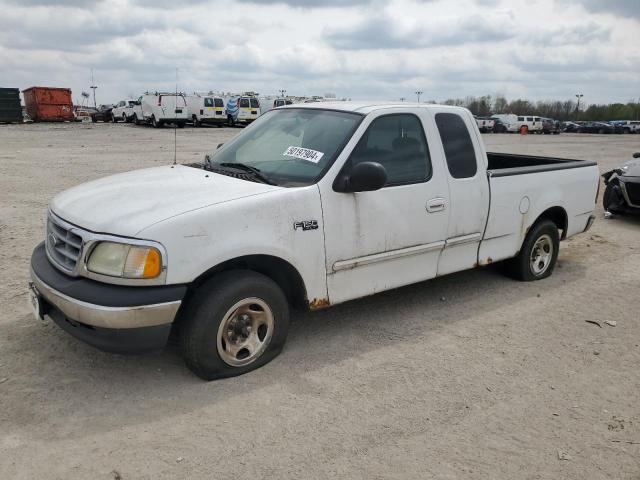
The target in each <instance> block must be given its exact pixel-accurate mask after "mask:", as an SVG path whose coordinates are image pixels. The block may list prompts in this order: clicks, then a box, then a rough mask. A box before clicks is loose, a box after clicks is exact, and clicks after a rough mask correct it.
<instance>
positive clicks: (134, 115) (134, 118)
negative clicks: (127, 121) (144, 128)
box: [133, 113, 141, 125]
mask: <svg viewBox="0 0 640 480" xmlns="http://www.w3.org/2000/svg"><path fill="white" fill-rule="evenodd" d="M133 123H135V124H136V125H140V123H141V122H140V119H138V114H137V113H134V114H133Z"/></svg>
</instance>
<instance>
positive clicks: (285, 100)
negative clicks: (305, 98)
mask: <svg viewBox="0 0 640 480" xmlns="http://www.w3.org/2000/svg"><path fill="white" fill-rule="evenodd" d="M285 105H293V102H292V101H291V100H289V99H288V98H276V99H275V100H274V101H273V108H278V107H284V106H285Z"/></svg>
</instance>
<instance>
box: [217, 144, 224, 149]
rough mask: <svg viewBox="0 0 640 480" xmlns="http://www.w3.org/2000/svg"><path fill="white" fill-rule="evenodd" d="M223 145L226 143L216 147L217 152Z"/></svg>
mask: <svg viewBox="0 0 640 480" xmlns="http://www.w3.org/2000/svg"><path fill="white" fill-rule="evenodd" d="M222 145H224V143H219V144H218V146H217V147H216V150H218V149H219V148H220V147H221V146H222Z"/></svg>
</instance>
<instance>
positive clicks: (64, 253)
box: [45, 213, 82, 273]
mask: <svg viewBox="0 0 640 480" xmlns="http://www.w3.org/2000/svg"><path fill="white" fill-rule="evenodd" d="M74 230H75V228H74V227H72V226H71V225H69V224H67V223H66V222H63V221H61V220H60V219H58V218H57V217H55V216H54V215H52V214H51V213H49V215H48V217H47V232H46V233H47V238H46V243H45V245H46V248H47V253H48V254H49V259H50V260H51V261H52V262H53V264H54V265H55V266H56V267H59V268H60V269H62V270H64V271H66V272H67V273H73V272H74V271H75V269H76V265H77V263H78V259H79V258H80V252H81V251H82V237H81V236H80V235H78V234H77V233H74Z"/></svg>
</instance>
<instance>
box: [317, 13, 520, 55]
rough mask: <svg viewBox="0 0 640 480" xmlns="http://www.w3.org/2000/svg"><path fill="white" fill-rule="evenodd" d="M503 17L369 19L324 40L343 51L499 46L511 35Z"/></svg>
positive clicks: (327, 33) (329, 31)
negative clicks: (494, 44) (477, 44)
mask: <svg viewBox="0 0 640 480" xmlns="http://www.w3.org/2000/svg"><path fill="white" fill-rule="evenodd" d="M511 23H512V22H511V20H510V18H509V17H508V16H506V15H501V16H500V18H495V17H494V18H489V17H487V16H483V15H478V16H474V17H473V18H462V19H458V18H452V19H449V20H447V21H438V22H430V21H427V22H424V21H419V22H412V21H409V22H407V21H405V20H404V19H401V20H398V19H395V18H393V17H390V16H375V17H374V16H372V17H370V18H367V19H365V20H364V21H361V22H360V23H359V24H356V25H355V26H351V27H342V28H340V29H334V30H328V31H326V32H325V35H324V38H325V40H326V41H327V42H328V43H329V44H330V45H332V46H333V47H335V48H339V49H346V50H362V49H400V48H405V49H406V48H410V49H415V48H427V47H442V46H457V45H464V44H467V43H490V42H501V41H504V40H508V39H510V38H513V37H514V35H515V32H514V31H513V27H512V25H511Z"/></svg>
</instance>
